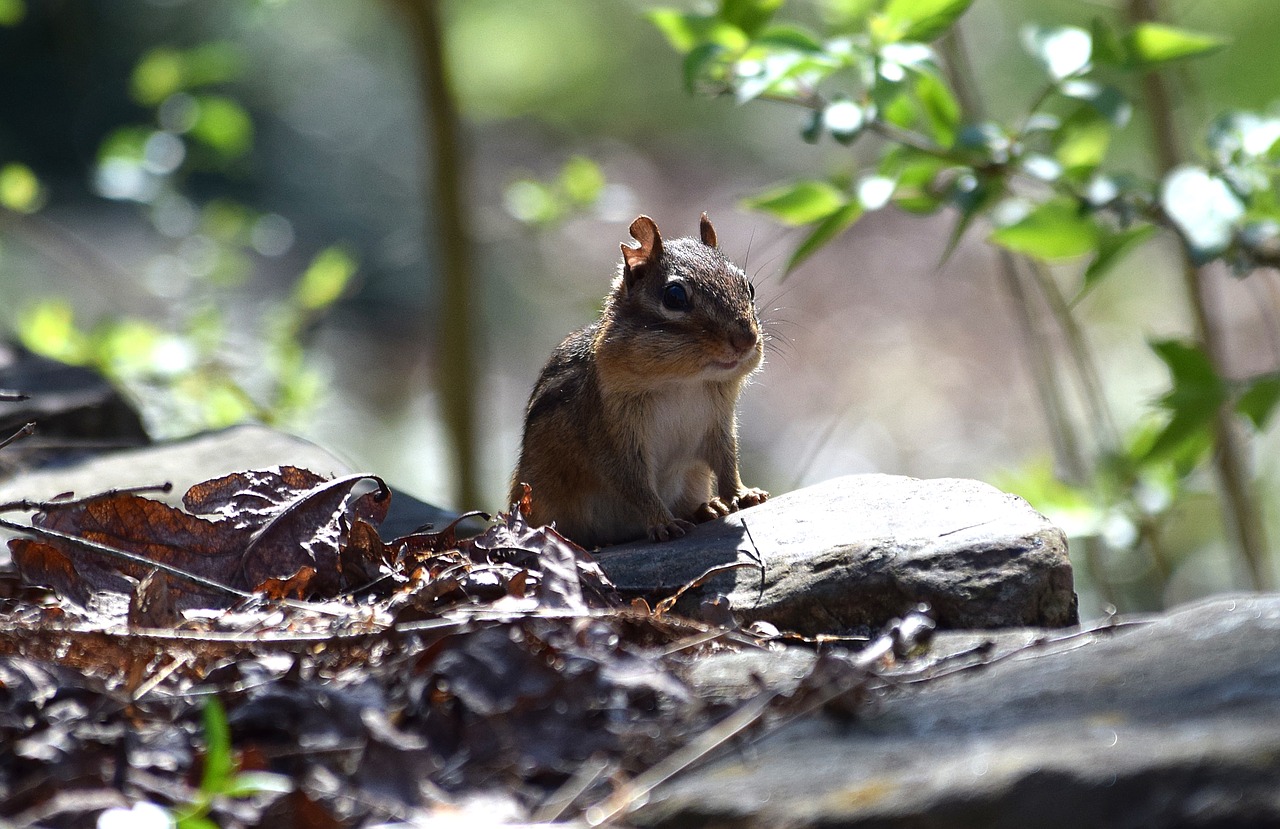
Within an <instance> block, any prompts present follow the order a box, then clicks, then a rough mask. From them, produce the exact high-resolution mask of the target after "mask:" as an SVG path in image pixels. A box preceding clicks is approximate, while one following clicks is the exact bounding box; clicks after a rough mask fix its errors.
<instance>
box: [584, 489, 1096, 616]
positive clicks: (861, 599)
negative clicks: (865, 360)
mask: <svg viewBox="0 0 1280 829" xmlns="http://www.w3.org/2000/svg"><path fill="white" fill-rule="evenodd" d="M595 555H596V558H597V559H598V560H599V562H600V564H601V566H602V567H603V568H604V569H605V572H606V573H607V574H608V575H609V577H610V578H611V579H613V581H614V582H615V583H616V584H617V585H618V587H619V588H620V589H621V590H622V591H623V592H624V593H628V594H642V595H643V594H654V595H660V594H670V593H671V592H672V591H673V590H675V589H678V588H679V587H681V586H683V585H686V584H688V583H690V582H692V581H694V580H695V579H697V578H698V577H699V576H700V575H701V574H703V573H705V572H706V571H707V570H709V569H710V568H712V567H715V566H723V565H726V564H732V563H733V562H737V561H742V562H749V563H751V565H750V566H744V567H741V568H738V569H735V570H732V571H730V572H726V573H722V574H720V575H717V576H715V577H713V578H711V579H710V580H709V581H708V582H707V583H706V584H705V585H703V586H701V587H699V588H695V589H693V590H690V591H689V592H688V593H687V594H686V596H685V598H684V599H682V600H681V603H680V604H679V605H678V606H677V607H678V609H679V610H681V611H682V612H685V613H689V614H694V615H696V614H697V613H698V612H699V605H700V602H701V601H702V600H703V599H705V598H707V597H709V596H712V595H714V594H716V593H720V594H724V595H726V596H728V598H729V600H730V603H731V605H732V607H733V610H734V612H735V613H737V614H738V615H739V616H740V617H741V618H743V619H744V620H746V621H753V620H757V619H763V620H766V621H769V622H771V623H773V624H775V625H777V626H778V627H779V628H782V629H784V630H791V631H796V632H799V633H806V634H817V633H832V632H839V631H868V630H875V629H879V628H880V627H881V626H883V625H884V624H885V623H887V622H888V621H889V620H891V619H893V618H895V617H900V616H902V615H904V614H905V613H907V612H908V611H910V610H911V609H913V608H914V607H915V606H916V605H917V604H919V603H921V602H927V603H928V604H929V605H930V606H931V607H932V608H933V613H934V616H935V618H936V620H937V622H938V625H939V627H941V628H997V627H1018V626H1039V627H1060V626H1063V625H1071V624H1075V623H1076V622H1077V621H1078V619H1077V610H1076V597H1075V593H1074V589H1073V581H1072V571H1071V562H1070V560H1069V559H1068V558H1067V545H1066V539H1065V536H1064V535H1063V533H1062V531H1061V530H1060V529H1058V528H1057V527H1056V526H1054V525H1053V524H1051V523H1050V522H1049V521H1048V520H1047V519H1046V518H1045V517H1044V516H1042V515H1041V514H1040V513H1038V512H1036V511H1035V510H1034V509H1032V508H1031V506H1030V505H1028V504H1027V502H1026V501H1024V500H1022V499H1021V498H1018V497H1017V496H1014V495H1009V494H1007V493H1004V492H1001V491H1000V490H998V489H996V488H995V487H992V486H989V485H987V484H984V483H981V482H979V481H971V480H962V479H951V478H948V479H935V480H919V479H916V478H906V477H901V476H895V475H853V476H848V477H843V478H836V479H834V480H831V481H827V482H825V483H821V484H817V485H815V486H811V487H806V488H805V489H801V490H797V491H795V492H789V493H787V494H785V495H781V496H778V497H775V498H772V499H770V500H769V501H767V502H765V503H764V504H761V505H759V506H757V507H752V508H750V509H747V510H743V511H742V512H739V513H735V514H733V515H730V516H728V517H727V518H724V519H720V520H717V521H712V522H709V523H707V524H703V525H700V526H699V527H698V528H697V529H696V530H694V532H692V533H691V534H689V535H688V536H685V537H684V538H681V539H677V540H675V541H670V542H665V543H660V544H655V543H651V542H635V543H632V544H625V545H618V546H616V547H607V548H604V549H602V550H600V551H598V552H597V553H596V554H595ZM762 569H763V572H761V570H762Z"/></svg>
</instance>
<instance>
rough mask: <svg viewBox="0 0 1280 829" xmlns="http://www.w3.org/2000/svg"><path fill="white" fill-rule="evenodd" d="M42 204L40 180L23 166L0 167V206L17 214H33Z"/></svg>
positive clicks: (11, 164) (15, 163) (28, 168)
mask: <svg viewBox="0 0 1280 829" xmlns="http://www.w3.org/2000/svg"><path fill="white" fill-rule="evenodd" d="M43 203H44V191H43V190H42V188H41V187H40V179H38V178H36V174H35V173H33V172H32V171H31V168H30V167H28V166H27V165H25V164H19V163H17V162H11V163H9V164H6V165H4V166H3V167H0V206H3V207H6V208H8V209H9V210H13V211H15V212H17V213H34V212H36V211H37V210H39V209H40V207H41V205H42V204H43Z"/></svg>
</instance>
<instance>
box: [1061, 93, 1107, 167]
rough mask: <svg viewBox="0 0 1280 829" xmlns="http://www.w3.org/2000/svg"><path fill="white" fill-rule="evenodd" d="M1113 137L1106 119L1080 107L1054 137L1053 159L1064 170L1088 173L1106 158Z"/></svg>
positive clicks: (1064, 122)
mask: <svg viewBox="0 0 1280 829" xmlns="http://www.w3.org/2000/svg"><path fill="white" fill-rule="evenodd" d="M1111 135H1112V131H1111V127H1110V125H1109V124H1108V123H1107V122H1106V121H1105V120H1103V119H1102V118H1101V117H1100V116H1098V115H1097V114H1096V113H1095V112H1093V111H1092V110H1090V109H1088V108H1085V107H1081V108H1080V109H1079V110H1078V111H1077V112H1076V113H1074V114H1073V115H1072V116H1071V117H1069V118H1067V119H1066V120H1065V121H1063V123H1062V126H1061V127H1059V128H1058V130H1057V133H1056V135H1055V136H1054V138H1055V142H1054V143H1055V145H1056V146H1055V147H1054V157H1056V158H1057V159H1058V163H1059V164H1061V165H1062V166H1063V169H1065V170H1067V171H1069V172H1077V173H1080V174H1087V173H1089V172H1091V171H1092V170H1093V169H1094V168H1096V167H1097V166H1098V165H1099V164H1101V163H1102V162H1103V160H1104V159H1106V157H1107V150H1108V149H1109V148H1110V146H1111Z"/></svg>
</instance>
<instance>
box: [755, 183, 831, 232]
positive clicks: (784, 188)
mask: <svg viewBox="0 0 1280 829" xmlns="http://www.w3.org/2000/svg"><path fill="white" fill-rule="evenodd" d="M848 200H849V199H848V197H847V196H846V195H845V194H844V193H842V192H841V191H840V190H839V189H837V188H836V187H834V186H832V185H831V184H828V183H827V182H825V181H808V180H806V181H797V182H793V183H789V184H784V185H781V186H779V187H774V188H771V189H769V190H766V191H765V192H763V193H760V194H759V195H756V196H751V197H748V198H746V199H743V201H742V205H743V207H745V208H747V209H748V210H759V211H761V212H763V213H768V214H769V215H770V216H773V217H774V218H775V219H777V220H778V221H780V222H782V223H783V224H787V225H804V224H809V223H811V222H816V221H818V220H819V219H822V218H824V217H826V216H829V215H831V214H832V213H833V212H834V211H836V210H838V209H839V208H841V207H843V206H844V205H845V204H846V203H847V202H848Z"/></svg>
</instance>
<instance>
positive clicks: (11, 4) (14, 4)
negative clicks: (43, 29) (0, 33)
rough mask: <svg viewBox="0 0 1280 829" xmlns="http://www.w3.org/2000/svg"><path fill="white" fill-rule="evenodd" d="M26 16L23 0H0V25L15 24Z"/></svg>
mask: <svg viewBox="0 0 1280 829" xmlns="http://www.w3.org/2000/svg"><path fill="white" fill-rule="evenodd" d="M26 16H27V4H26V3H25V2H23V0H0V26H16V25H18V24H19V23H21V22H22V19H23V18H24V17H26Z"/></svg>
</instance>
